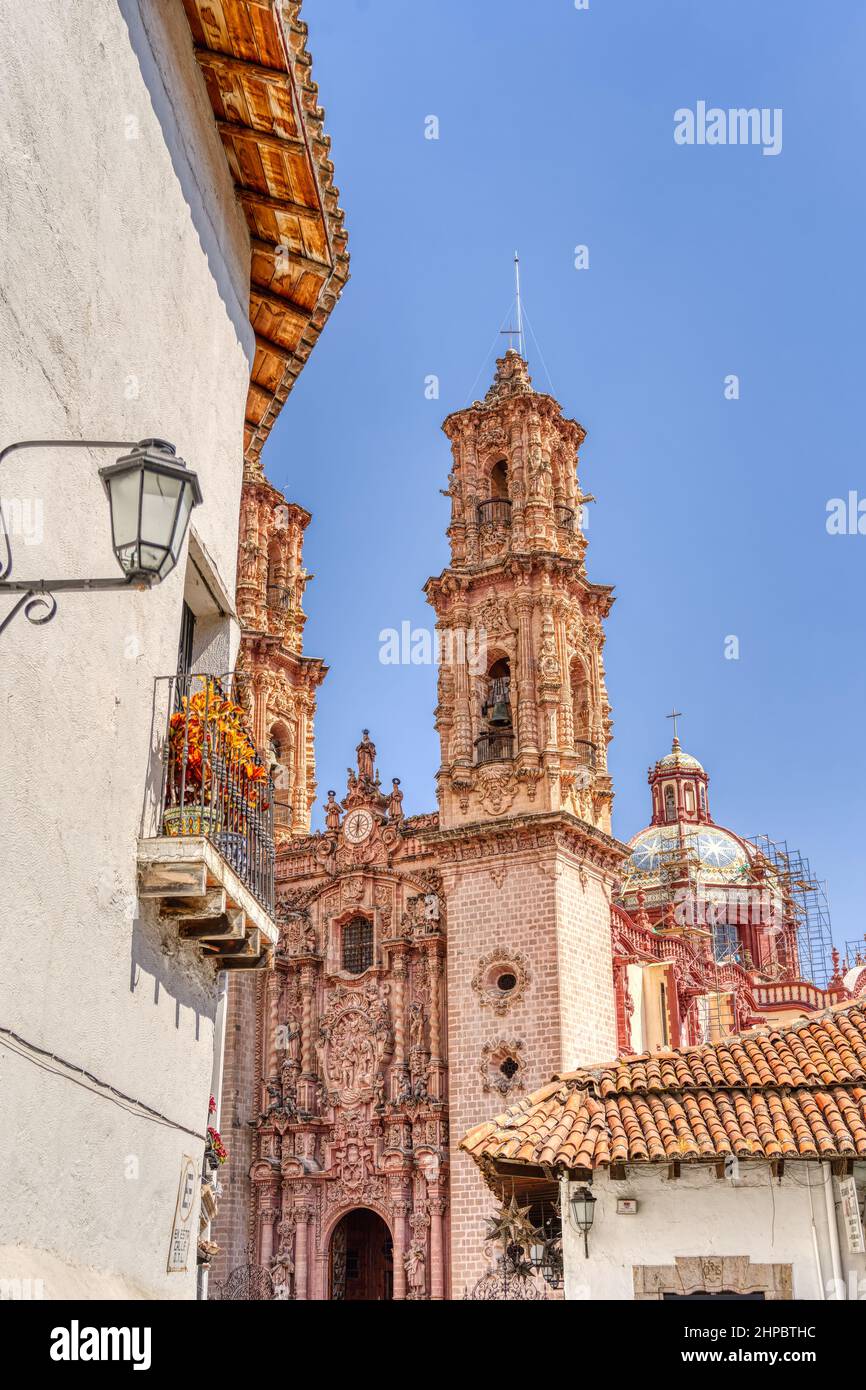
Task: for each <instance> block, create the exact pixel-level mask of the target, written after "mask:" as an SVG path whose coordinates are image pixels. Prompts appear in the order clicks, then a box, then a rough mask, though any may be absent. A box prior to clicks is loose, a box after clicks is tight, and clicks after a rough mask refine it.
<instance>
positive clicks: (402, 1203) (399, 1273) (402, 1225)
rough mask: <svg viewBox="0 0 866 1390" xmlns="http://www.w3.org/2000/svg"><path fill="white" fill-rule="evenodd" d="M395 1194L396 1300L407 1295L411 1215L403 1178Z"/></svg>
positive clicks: (392, 1205)
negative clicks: (408, 1239) (408, 1219)
mask: <svg viewBox="0 0 866 1390" xmlns="http://www.w3.org/2000/svg"><path fill="white" fill-rule="evenodd" d="M394 1192H395V1196H394V1199H393V1201H392V1203H391V1210H392V1211H393V1213H394V1301H395V1302H397V1301H398V1300H403V1299H405V1297H406V1264H405V1260H404V1256H405V1254H406V1220H407V1217H408V1215H409V1208H410V1202H409V1196H408V1193H407V1192H406V1184H405V1181H404V1180H403V1179H402V1178H401V1179H400V1180H399V1182H398V1183H397V1184H396V1185H395V1188H394Z"/></svg>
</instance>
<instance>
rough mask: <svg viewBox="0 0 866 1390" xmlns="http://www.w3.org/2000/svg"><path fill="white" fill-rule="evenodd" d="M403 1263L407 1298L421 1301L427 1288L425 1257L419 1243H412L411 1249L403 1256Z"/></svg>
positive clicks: (422, 1247)
mask: <svg viewBox="0 0 866 1390" xmlns="http://www.w3.org/2000/svg"><path fill="white" fill-rule="evenodd" d="M403 1263H404V1265H405V1266H406V1282H407V1284H408V1286H409V1293H408V1297H409V1298H414V1299H422V1298H423V1297H424V1294H425V1292H426V1288H427V1280H426V1275H425V1266H426V1263H427V1257H426V1253H425V1250H424V1246H423V1245H422V1244H421V1243H420V1241H414V1242H413V1244H412V1247H411V1249H410V1250H407V1252H406V1254H405V1255H404V1256H403Z"/></svg>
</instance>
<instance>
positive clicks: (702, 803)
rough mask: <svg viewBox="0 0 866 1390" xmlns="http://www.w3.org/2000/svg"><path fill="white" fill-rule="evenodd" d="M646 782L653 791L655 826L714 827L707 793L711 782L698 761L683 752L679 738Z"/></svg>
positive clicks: (651, 770)
mask: <svg viewBox="0 0 866 1390" xmlns="http://www.w3.org/2000/svg"><path fill="white" fill-rule="evenodd" d="M647 780H648V782H649V784H650V787H651V788H652V799H653V813H652V822H651V823H652V824H653V825H672V824H674V823H676V822H677V821H685V822H686V823H688V824H691V825H712V823H713V818H712V816H711V815H710V802H709V796H708V790H707V789H708V786H709V781H710V779H709V777H708V776H707V773H706V772H705V771H704V769H703V767H702V766H701V764H700V763H699V762H698V760H697V758H693V757H692V756H691V754H690V753H685V752H684V751H683V749H682V748H681V746H680V741H679V739H678V738H677V736H676V734H675V735H674V740H673V743H672V745H671V751H670V753H667V754H666V755H665V757H663V758H659V760H658V762H657V763H656V765H655V767H651V768H650V770H649V772H648V774H647Z"/></svg>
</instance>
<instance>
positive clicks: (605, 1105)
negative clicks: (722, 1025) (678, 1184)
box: [460, 1003, 866, 1169]
mask: <svg viewBox="0 0 866 1390" xmlns="http://www.w3.org/2000/svg"><path fill="white" fill-rule="evenodd" d="M460 1147H461V1148H462V1149H465V1150H466V1152H467V1153H469V1154H471V1156H472V1157H473V1158H474V1159H475V1161H476V1162H477V1163H479V1164H481V1165H482V1167H485V1168H488V1169H489V1168H490V1167H491V1166H493V1167H495V1166H497V1165H500V1164H518V1165H527V1166H530V1167H534V1168H542V1169H545V1168H546V1169H552V1168H567V1169H575V1168H582V1169H592V1168H601V1167H607V1166H608V1165H610V1164H612V1163H670V1162H672V1161H673V1160H679V1161H683V1162H690V1161H692V1162H694V1161H700V1160H702V1159H703V1160H713V1159H720V1158H725V1157H727V1156H728V1155H735V1156H736V1157H738V1158H742V1159H747V1158H763V1159H809V1158H811V1159H814V1158H826V1159H837V1158H848V1157H856V1158H860V1159H864V1158H866V1006H864V1005H863V1003H857V1004H853V1005H852V1004H848V1005H843V1006H841V1007H837V1008H834V1009H830V1010H828V1011H827V1012H826V1013H823V1014H820V1015H818V1016H817V1017H813V1018H811V1019H803V1020H800V1021H798V1022H797V1023H793V1024H788V1025H786V1026H784V1027H780V1028H770V1027H763V1028H755V1029H753V1030H751V1031H750V1032H748V1033H740V1034H737V1035H735V1036H733V1037H729V1038H724V1039H723V1040H722V1041H720V1042H718V1043H714V1044H709V1045H706V1046H702V1047H690V1048H685V1049H682V1050H677V1051H671V1052H659V1053H644V1054H643V1055H642V1056H639V1057H622V1058H620V1059H618V1060H617V1061H616V1062H613V1063H611V1064H610V1065H607V1066H601V1067H591V1068H585V1069H581V1070H580V1071H575V1072H569V1073H567V1074H564V1075H562V1076H557V1077H554V1079H553V1081H552V1082H550V1084H549V1085H547V1086H544V1087H542V1089H541V1090H539V1091H536V1092H535V1093H534V1094H533V1095H530V1096H527V1097H525V1099H523V1100H522V1101H521V1102H520V1103H519V1104H518V1105H514V1106H512V1107H511V1109H510V1110H507V1111H506V1112H505V1114H504V1115H499V1116H498V1117H497V1118H496V1119H495V1120H492V1121H488V1122H487V1123H486V1124H482V1125H477V1126H476V1127H475V1128H474V1129H472V1130H470V1131H469V1133H468V1134H467V1135H465V1136H464V1138H463V1139H462V1140H461V1143H460Z"/></svg>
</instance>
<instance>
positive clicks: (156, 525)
mask: <svg viewBox="0 0 866 1390" xmlns="http://www.w3.org/2000/svg"><path fill="white" fill-rule="evenodd" d="M46 448H51V449H125V450H127V451H128V452H127V453H125V454H124V455H123V457H121V458H119V459H118V460H117V462H116V463H113V464H109V465H108V467H106V468H101V469H100V470H99V476H100V477H101V478H102V481H103V483H104V485H105V490H106V492H107V494H108V502H109V508H110V511H111V536H112V544H113V546H114V553H115V556H116V557H117V562H118V564H119V565H120V568H121V570H122V572H123V574H122V577H121V578H118V577H114V578H111V579H109V578H104V579H103V578H99V579H86V578H82V579H18V580H15V579H10V578H9V576H10V574H11V573H12V547H11V545H10V541H9V532H8V531H7V529H6V520H5V517H4V516H3V511H2V508H0V593H4V592H10V593H19V594H21V595H22V597H21V598H20V599H19V601H18V602H17V603H16V604H14V605H13V607H12V608H11V609H10V610H9V612H8V613H6V614H5V616H4V617H3V619H2V621H0V634H2V633H3V632H5V630H6V628H7V627H8V626H9V624H10V623H11V622H12V620H13V618H14V617H15V616H16V615H17V614H18V613H20V612H21V611H22V610H23V612H24V616H25V618H27V620H28V622H31V623H34V624H42V623H47V622H50V621H51V619H52V618H53V617H54V614H55V613H56V611H57V600H56V598H55V597H54V595H55V593H58V592H60V591H66V592H69V591H72V590H82V589H125V588H139V589H147V588H150V587H151V586H152V585H154V584H159V583H160V582H161V581H162V580H163V579H165V577H166V575H168V574H170V573H171V571H172V570H173V569H174V567H175V565H176V564H177V561H178V558H179V556H180V552H181V548H182V546H183V542H184V538H185V536H186V532H187V527H188V525H189V518H190V513H191V511H192V509H193V507H196V506H198V504H199V503H200V502H201V500H202V494H201V488H200V487H199V483H198V478H197V477H196V475H195V473H193V472H191V471H190V470H189V469H188V468H187V466H186V464H185V463H184V461H183V459H180V458H178V457H177V454H176V452H175V448H174V445H173V444H168V443H166V441H165V440H162V439H144V440H141V441H140V442H139V443H138V444H130V443H129V442H128V441H127V440H120V441H118V440H108V439H23V440H19V441H18V442H16V443H15V444H7V446H6V447H5V449H0V464H2V463H3V460H4V459H5V458H6V457H7V455H8V454H11V453H13V452H15V451H16V450H19V449H46ZM3 550H5V556H4V554H3Z"/></svg>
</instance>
